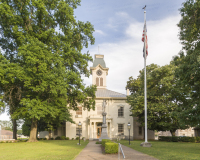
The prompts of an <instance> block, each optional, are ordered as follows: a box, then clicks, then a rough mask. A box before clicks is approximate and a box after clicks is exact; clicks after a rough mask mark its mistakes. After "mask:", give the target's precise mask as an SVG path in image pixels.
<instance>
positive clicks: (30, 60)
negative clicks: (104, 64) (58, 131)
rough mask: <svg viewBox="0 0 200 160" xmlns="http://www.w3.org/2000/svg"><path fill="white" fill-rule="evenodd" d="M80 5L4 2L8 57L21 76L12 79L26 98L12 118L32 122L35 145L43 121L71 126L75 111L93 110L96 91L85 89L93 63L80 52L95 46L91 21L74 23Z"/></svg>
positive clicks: (0, 6) (0, 21) (0, 26)
mask: <svg viewBox="0 0 200 160" xmlns="http://www.w3.org/2000/svg"><path fill="white" fill-rule="evenodd" d="M78 5H80V0H66V1H64V0H50V1H49V0H48V1H44V0H39V1H38V0H37V1H36V0H28V1H13V0H3V1H2V2H1V3H0V11H1V15H0V33H1V38H0V46H1V48H2V50H3V51H4V55H3V57H5V58H6V60H7V61H8V63H9V64H12V65H17V68H19V71H20V73H19V75H13V77H14V82H12V84H13V85H14V86H16V85H20V87H19V88H20V90H21V92H22V94H21V97H20V103H19V105H15V110H14V112H13V114H12V117H13V118H15V119H16V118H18V117H20V118H26V119H30V120H31V121H32V124H31V135H30V141H35V140H36V130H37V121H39V120H40V119H41V118H43V119H45V120H49V121H52V122H55V121H56V122H58V123H60V122H63V121H66V120H68V121H70V122H72V119H71V115H70V113H69V110H70V109H75V110H76V109H77V105H78V104H79V103H81V104H83V106H84V107H85V108H87V109H90V108H94V105H95V101H94V98H95V87H93V86H89V87H86V86H85V85H84V84H83V80H82V79H81V75H85V76H89V71H88V69H87V66H88V61H92V57H91V56H90V55H89V53H85V54H82V53H81V50H82V49H83V47H86V48H87V47H88V44H89V43H90V44H94V37H93V35H92V33H93V32H94V29H93V26H92V25H91V23H90V22H86V23H84V22H81V21H77V20H76V19H75V17H74V9H75V8H76V7H77V6H78ZM7 68H8V69H9V66H7ZM16 81H17V83H16ZM5 91H6V89H5ZM88 97H90V98H88Z"/></svg>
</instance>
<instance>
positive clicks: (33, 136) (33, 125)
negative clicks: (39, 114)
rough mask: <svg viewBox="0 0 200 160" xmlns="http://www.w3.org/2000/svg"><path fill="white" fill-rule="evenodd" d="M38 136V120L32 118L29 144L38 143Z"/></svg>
mask: <svg viewBox="0 0 200 160" xmlns="http://www.w3.org/2000/svg"><path fill="white" fill-rule="evenodd" d="M36 135H37V119H35V118H32V122H31V132H30V137H29V140H28V142H37V139H36Z"/></svg>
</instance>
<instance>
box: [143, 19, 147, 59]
mask: <svg viewBox="0 0 200 160" xmlns="http://www.w3.org/2000/svg"><path fill="white" fill-rule="evenodd" d="M145 30H146V41H145V42H144V39H145V38H144V37H145ZM142 42H144V46H146V57H147V56H148V44H147V27H146V22H145V24H144V28H143V34H142ZM143 53H144V48H143ZM143 57H144V54H143Z"/></svg>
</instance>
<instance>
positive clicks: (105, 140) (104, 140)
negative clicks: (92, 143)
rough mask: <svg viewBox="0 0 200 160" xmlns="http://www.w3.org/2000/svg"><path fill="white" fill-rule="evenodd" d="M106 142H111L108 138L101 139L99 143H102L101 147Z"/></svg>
mask: <svg viewBox="0 0 200 160" xmlns="http://www.w3.org/2000/svg"><path fill="white" fill-rule="evenodd" d="M106 142H111V140H109V139H102V141H101V144H102V146H103V147H105V143H106Z"/></svg>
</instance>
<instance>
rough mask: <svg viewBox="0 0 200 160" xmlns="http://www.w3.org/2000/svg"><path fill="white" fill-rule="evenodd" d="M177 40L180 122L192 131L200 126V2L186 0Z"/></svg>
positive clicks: (176, 63) (181, 12) (176, 61)
mask: <svg viewBox="0 0 200 160" xmlns="http://www.w3.org/2000/svg"><path fill="white" fill-rule="evenodd" d="M180 14H181V20H180V22H179V24H178V27H179V28H180V33H179V38H180V40H181V43H182V44H183V50H182V51H181V52H180V53H179V55H178V56H176V57H175V58H174V63H175V65H176V66H177V68H176V72H175V75H176V77H177V78H178V79H179V81H178V83H179V86H180V88H181V89H182V91H181V92H182V96H181V97H179V102H180V103H179V107H180V109H181V110H182V112H181V114H180V119H181V120H182V122H183V123H185V124H186V125H190V126H192V127H195V126H199V124H200V102H199V95H200V82H199V79H200V69H199V66H200V42H199V38H200V26H199V23H200V1H199V0H196V1H194V0H187V1H186V2H185V3H183V7H182V8H181V9H180Z"/></svg>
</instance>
